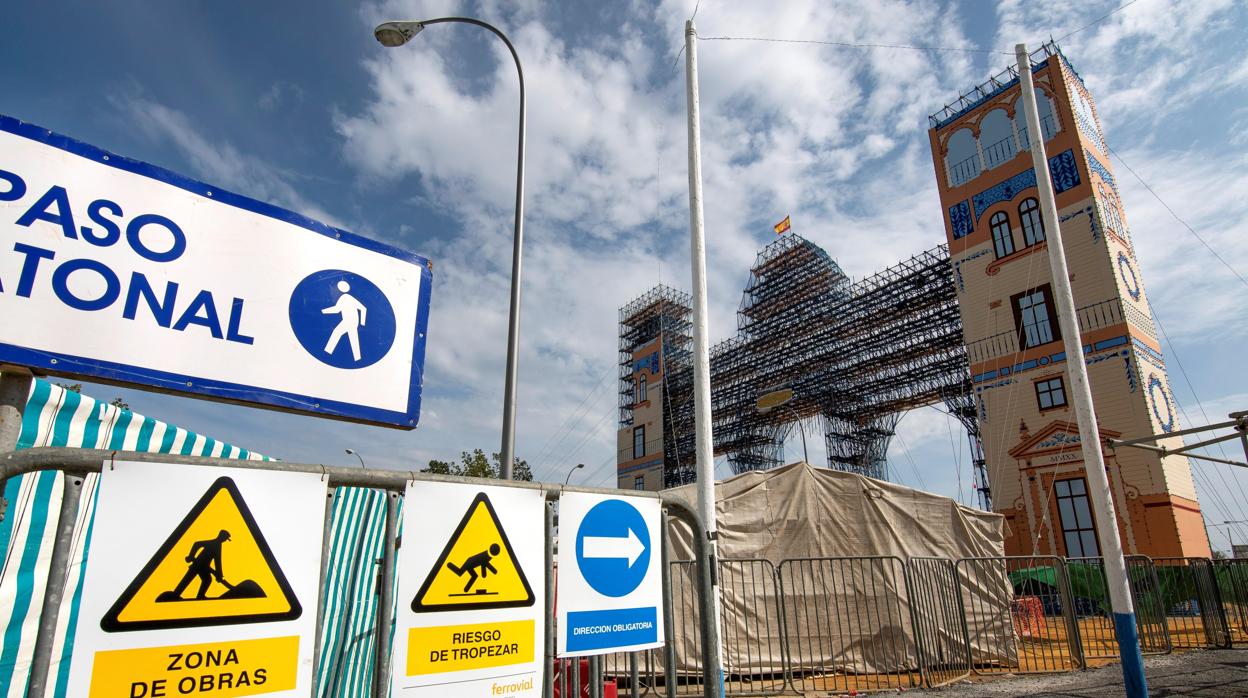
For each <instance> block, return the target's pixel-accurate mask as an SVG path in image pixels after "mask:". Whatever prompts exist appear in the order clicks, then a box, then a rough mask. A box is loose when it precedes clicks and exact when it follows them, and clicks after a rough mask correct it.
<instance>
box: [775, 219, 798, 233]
mask: <svg viewBox="0 0 1248 698" xmlns="http://www.w3.org/2000/svg"><path fill="white" fill-rule="evenodd" d="M789 218H790V217H789V216H785V217H784V220H782V221H780V222H779V223H777V224H775V225H773V226H772V227H773V228H775V229H776V235H783V234H785V233H786V232H788V230H789V228H791V227H793V226H792V224H791V223H789Z"/></svg>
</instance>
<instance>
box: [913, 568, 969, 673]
mask: <svg viewBox="0 0 1248 698" xmlns="http://www.w3.org/2000/svg"><path fill="white" fill-rule="evenodd" d="M906 589H907V592H908V597H909V599H910V612H911V615H912V617H913V619H914V625H915V640H916V644H917V647H918V657H919V667H920V670H921V672H922V675H923V682H924V683H925V684H927V686H929V687H936V686H943V685H945V684H947V683H950V682H952V681H956V680H958V679H960V678H964V677H966V676H969V675H970V673H971V651H970V646H969V644H968V643H967V639H966V624H965V612H964V611H963V609H962V593H961V585H960V584H959V583H958V571H957V568H956V567H955V566H954V563H953V561H952V560H945V559H940V558H920V557H916V558H911V559H910V561H909V562H908V563H907V564H906Z"/></svg>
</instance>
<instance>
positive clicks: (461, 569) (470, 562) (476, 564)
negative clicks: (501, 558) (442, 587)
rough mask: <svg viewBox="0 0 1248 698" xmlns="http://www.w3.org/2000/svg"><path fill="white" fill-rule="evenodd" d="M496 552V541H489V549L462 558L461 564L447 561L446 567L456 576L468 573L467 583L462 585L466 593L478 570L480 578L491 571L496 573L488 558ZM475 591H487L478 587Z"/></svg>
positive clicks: (479, 592) (491, 557)
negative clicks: (465, 558)
mask: <svg viewBox="0 0 1248 698" xmlns="http://www.w3.org/2000/svg"><path fill="white" fill-rule="evenodd" d="M498 553H499V547H498V543H491V544H490V549H489V550H482V551H481V552H479V553H477V554H476V555H473V556H472V557H470V558H468V559H467V560H464V562H463V564H461V565H459V566H456V565H455V563H453V562H447V563H446V567H447V569H449V570H450V571H452V572H454V573H455V576H457V577H462V576H464V575H465V574H467V575H468V583H467V584H465V585H464V593H465V594H467V593H468V590H469V589H471V588H472V585H473V584H476V583H477V577H478V575H477V571H478V570H480V572H481V574H480V577H481V578H482V579H484V578H485V577H487V576H489V574H490V573H491V572H493V573H494V574H498V570H496V569H494V566H493V565H491V564H490V560H492V559H494V558H495V557H497V556H498ZM477 593H478V594H487V593H489V592H488V591H486V590H484V589H478V590H477Z"/></svg>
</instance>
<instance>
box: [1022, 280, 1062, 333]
mask: <svg viewBox="0 0 1248 698" xmlns="http://www.w3.org/2000/svg"><path fill="white" fill-rule="evenodd" d="M1011 301H1012V304H1013V306H1014V325H1015V327H1016V328H1017V329H1018V343H1019V346H1021V347H1022V348H1024V349H1028V348H1031V347H1038V346H1040V345H1041V344H1048V343H1049V342H1053V341H1056V340H1058V339H1061V333H1060V331H1059V330H1058V327H1057V322H1056V317H1057V316H1056V315H1055V313H1054V311H1053V292H1052V291H1051V290H1050V289H1049V286H1048V284H1045V285H1044V286H1041V287H1040V288H1034V289H1032V290H1030V291H1023V292H1022V293H1019V294H1017V295H1015V296H1013V297H1012V298H1011Z"/></svg>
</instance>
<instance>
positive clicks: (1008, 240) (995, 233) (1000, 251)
mask: <svg viewBox="0 0 1248 698" xmlns="http://www.w3.org/2000/svg"><path fill="white" fill-rule="evenodd" d="M988 222H989V224H990V225H991V226H992V247H993V249H994V250H996V253H997V259H1000V258H1002V257H1004V256H1006V255H1010V254H1014V236H1013V235H1011V234H1010V217H1009V216H1007V215H1005V211H997V212H996V213H994V214H992V218H991V219H989V221H988Z"/></svg>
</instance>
